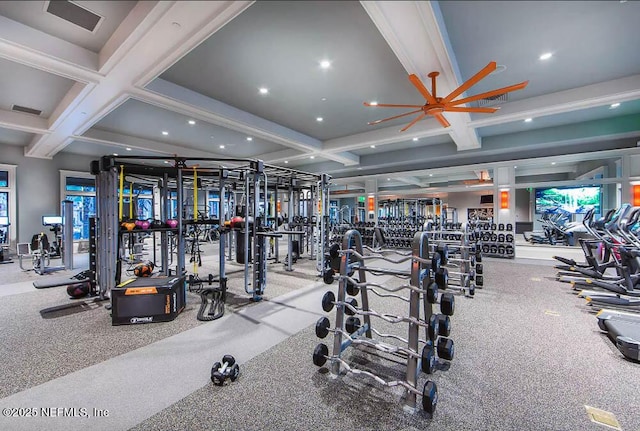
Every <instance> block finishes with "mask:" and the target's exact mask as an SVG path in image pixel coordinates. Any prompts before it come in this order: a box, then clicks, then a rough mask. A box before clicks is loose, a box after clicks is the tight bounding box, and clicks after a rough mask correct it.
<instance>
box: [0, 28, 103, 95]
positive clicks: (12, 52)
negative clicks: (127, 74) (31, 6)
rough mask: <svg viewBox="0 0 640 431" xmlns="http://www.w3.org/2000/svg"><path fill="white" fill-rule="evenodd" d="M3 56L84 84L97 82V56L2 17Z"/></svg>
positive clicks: (0, 46) (0, 41)
mask: <svg viewBox="0 0 640 431" xmlns="http://www.w3.org/2000/svg"><path fill="white" fill-rule="evenodd" d="M0 57H2V58H6V59H7V60H11V61H14V62H16V63H20V64H24V65H26V66H30V67H33V68H35V69H39V70H43V71H45V72H49V73H53V74H55V75H59V76H63V77H65V78H69V79H73V80H75V81H80V82H85V83H98V82H99V81H100V80H101V79H102V75H101V74H100V73H98V71H97V70H98V55H97V54H96V53H95V52H91V51H89V50H88V49H85V48H82V47H80V46H77V45H74V44H72V43H70V42H67V41H66V40H62V39H60V38H57V37H55V36H51V35H49V34H47V33H44V32H42V31H39V30H36V29H34V28H31V27H29V26H26V25H24V24H21V23H19V22H17V21H13V20H11V19H9V18H7V17H4V16H0Z"/></svg>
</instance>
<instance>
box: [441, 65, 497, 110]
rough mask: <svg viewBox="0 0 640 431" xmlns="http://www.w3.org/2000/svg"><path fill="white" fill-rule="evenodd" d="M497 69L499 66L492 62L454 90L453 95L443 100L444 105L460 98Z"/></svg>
mask: <svg viewBox="0 0 640 431" xmlns="http://www.w3.org/2000/svg"><path fill="white" fill-rule="evenodd" d="M496 67H497V65H496V62H495V61H492V62H491V63H489V64H487V65H486V66H485V67H484V68H483V69H482V70H480V72H478V73H476V74H475V75H473V76H472V77H471V78H469V79H468V80H467V82H465V83H464V84H462V85H461V86H460V87H458V88H456V89H455V90H453V92H452V93H451V94H449V95H448V96H447V97H445V98H444V99H442V103H447V102H449V101H451V100H453V99H455V98H456V97H458V96H459V95H461V94H462V93H464V92H465V91H467V90H468V89H469V88H471V87H472V86H474V85H475V84H477V83H478V81H480V80H481V79H482V78H484V77H485V76H487V75H488V74H490V73H491V72H493V71H494V70H496Z"/></svg>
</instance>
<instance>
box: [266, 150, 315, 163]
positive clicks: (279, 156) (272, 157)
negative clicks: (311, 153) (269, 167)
mask: <svg viewBox="0 0 640 431" xmlns="http://www.w3.org/2000/svg"><path fill="white" fill-rule="evenodd" d="M300 156H301V153H300V151H298V150H296V149H293V148H287V149H286V150H280V151H274V152H272V153H264V154H260V155H259V156H257V157H256V158H257V159H260V160H263V161H264V162H266V163H278V162H284V161H285V160H296V159H297V158H298V157H300ZM306 157H308V156H306Z"/></svg>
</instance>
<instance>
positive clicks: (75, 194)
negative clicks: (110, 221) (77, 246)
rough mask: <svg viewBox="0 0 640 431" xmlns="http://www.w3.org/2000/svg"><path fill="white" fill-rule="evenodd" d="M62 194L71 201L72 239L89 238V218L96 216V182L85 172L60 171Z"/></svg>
mask: <svg viewBox="0 0 640 431" xmlns="http://www.w3.org/2000/svg"><path fill="white" fill-rule="evenodd" d="M60 183H61V189H62V196H63V198H64V199H66V200H70V201H71V202H73V239H74V241H77V240H85V239H89V218H90V217H95V216H96V183H95V178H94V177H93V175H91V174H88V173H85V172H74V171H60Z"/></svg>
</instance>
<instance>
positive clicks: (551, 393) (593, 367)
mask: <svg viewBox="0 0 640 431" xmlns="http://www.w3.org/2000/svg"><path fill="white" fill-rule="evenodd" d="M207 247H211V246H209V245H207ZM207 247H204V249H205V251H206V252H205V257H203V259H204V260H205V263H204V265H203V267H202V268H200V269H199V272H200V274H201V275H206V274H207V273H208V271H213V269H214V267H213V266H212V267H211V269H210V268H208V267H207V263H206V262H209V261H213V262H217V260H216V258H215V256H214V255H213V252H210V249H208V248H207ZM282 256H284V253H283V254H282ZM233 266H234V265H229V266H228V268H227V269H228V270H232V269H237V268H238V267H237V266H236V267H235V268H233ZM375 266H393V265H391V264H388V263H387V262H376V263H375ZM484 266H485V288H484V289H478V290H477V291H476V295H475V298H464V297H461V296H456V309H455V315H454V316H452V328H453V329H452V333H451V338H453V340H454V341H455V358H454V360H453V361H452V362H451V363H450V367H449V364H446V363H445V364H442V366H441V368H443V370H440V371H438V372H436V374H435V375H433V377H432V379H433V380H434V381H435V382H436V384H437V385H438V394H439V401H438V407H437V410H436V413H435V415H434V416H433V418H430V417H429V416H428V415H427V414H425V413H423V412H421V411H418V412H417V413H415V414H409V413H406V412H404V410H403V408H402V397H403V392H404V391H403V390H402V389H400V388H385V387H381V386H380V385H378V384H377V383H376V382H374V381H373V380H371V379H370V378H367V377H363V376H357V375H344V376H340V377H338V378H332V377H331V375H330V374H329V373H327V372H326V370H325V369H319V368H317V367H316V366H314V365H313V363H312V361H311V355H312V352H313V349H314V347H315V346H316V344H317V343H318V342H320V341H324V342H325V343H326V344H328V345H331V343H332V334H329V337H327V338H326V339H325V340H319V339H318V338H317V337H316V336H315V333H314V326H315V321H316V320H317V319H318V318H319V317H320V316H324V315H328V316H329V317H330V319H331V321H332V322H333V321H334V317H335V313H329V314H327V313H324V312H323V311H322V308H321V307H320V299H321V297H322V295H323V294H324V292H325V291H326V290H328V289H334V290H335V287H336V285H335V284H334V285H332V286H331V287H329V286H327V285H325V284H324V283H323V282H322V280H321V279H320V278H316V277H315V262H312V261H309V260H304V259H303V260H300V261H299V263H298V264H297V265H296V266H295V267H294V268H295V271H294V272H291V273H288V272H286V271H284V270H283V268H282V265H281V264H270V267H269V273H268V285H267V288H266V291H265V300H264V301H263V302H261V303H252V302H250V301H248V299H247V298H248V295H247V294H245V293H244V292H243V290H242V285H241V277H242V274H240V273H239V274H234V275H231V276H230V279H231V280H232V281H231V282H230V292H231V294H230V301H229V303H230V304H229V305H228V306H227V311H226V313H225V316H224V317H223V318H222V319H219V320H217V321H213V322H207V323H203V322H198V321H197V320H196V318H195V315H196V312H197V309H198V306H199V299H198V297H197V296H196V295H194V294H189V298H188V301H189V302H188V306H187V309H186V310H185V312H183V313H182V314H181V315H180V316H179V317H178V318H177V319H176V320H174V321H173V322H166V323H157V324H148V325H139V326H118V327H114V326H111V324H110V316H109V313H108V311H106V310H104V308H103V306H102V305H103V304H95V303H92V302H91V301H90V300H87V299H85V300H80V301H71V300H69V299H67V295H66V292H65V289H64V288H52V289H46V290H36V289H34V288H33V287H31V281H29V280H27V281H23V282H14V281H15V280H16V279H18V278H19V275H16V273H17V272H19V269H18V268H17V264H10V265H2V266H0V279H2V280H11V281H12V282H11V283H5V282H3V284H2V285H1V286H0V317H1V318H2V320H3V325H2V344H1V345H0V354H1V358H2V361H1V362H0V376H1V377H2V382H3V384H2V386H1V387H0V391H1V392H0V394H1V395H0V397H2V399H1V400H0V406H1V407H2V408H3V409H6V408H14V409H15V408H23V409H28V410H23V411H20V412H19V413H20V414H23V415H26V414H29V413H28V412H29V411H31V412H33V411H34V410H31V409H36V410H35V411H37V412H38V413H40V414H39V415H38V417H21V418H14V417H12V418H7V417H4V416H3V417H0V429H3V430H5V429H6V430H22V429H24V430H40V429H47V430H57V429H60V430H73V429H82V430H86V429H92V430H101V429H104V430H127V429H135V430H218V429H224V430H274V429H278V430H309V429H333V430H335V429H371V430H383V429H397V430H424V429H433V430H533V429H535V430H591V429H593V430H598V429H605V428H604V427H603V426H602V425H599V424H596V423H593V422H591V421H590V420H589V417H588V416H587V413H586V410H585V405H587V406H593V407H596V408H599V409H603V410H606V411H609V412H611V413H613V414H615V416H616V418H617V419H618V421H619V423H620V426H621V428H622V429H625V430H637V429H640V410H639V409H638V407H637V406H638V402H637V399H638V397H637V388H638V387H640V373H639V372H638V367H639V366H640V365H639V364H636V363H632V362H629V361H627V360H625V359H624V358H623V357H622V355H621V354H620V353H619V352H618V351H617V350H616V348H615V346H614V345H613V344H612V343H611V342H610V341H609V340H608V339H607V337H606V336H605V335H603V334H601V333H600V331H599V330H598V327H597V323H596V318H595V317H594V315H593V314H592V313H590V312H589V311H588V309H587V308H586V307H585V306H584V305H583V304H584V300H582V299H579V298H577V297H576V295H575V294H573V293H572V292H571V290H570V287H569V285H568V284H563V283H559V282H556V281H555V280H554V276H555V269H554V268H553V266H552V262H543V261H525V260H522V259H516V260H499V259H485V262H484ZM399 267H400V269H408V263H404V264H402V265H400V266H399ZM189 269H191V268H189ZM23 275H26V274H23ZM28 277H31V278H32V276H28ZM26 279H27V277H26V276H25V277H24V278H23V280H26ZM369 280H375V281H376V282H380V283H384V284H386V285H390V286H392V285H393V286H397V285H400V284H402V283H403V282H404V281H402V280H398V279H395V278H393V277H389V276H384V277H375V278H371V279H369ZM69 304H73V306H72V307H69ZM58 306H60V307H59V308H55V307H58ZM371 307H372V308H373V309H375V310H378V311H382V312H386V313H393V314H406V308H407V307H406V304H405V303H402V302H400V301H398V300H396V299H389V298H378V297H375V296H374V295H372V296H371ZM43 310H45V312H44V313H43V312H42V311H43ZM372 323H373V324H374V325H375V327H376V329H379V330H381V331H383V332H389V333H396V334H397V335H401V336H406V324H405V325H400V324H398V325H392V324H388V323H386V322H383V321H381V320H379V319H375V318H374V320H372ZM226 353H230V354H233V355H234V356H235V357H236V359H237V360H238V362H239V363H240V367H241V374H240V378H239V379H238V380H237V381H236V382H233V383H231V384H228V385H226V386H224V387H217V386H214V385H213V384H212V383H211V382H210V380H209V373H210V367H211V365H212V364H213V362H214V361H217V360H220V358H221V357H222V355H223V354H226ZM380 356H385V355H384V354H383V355H372V354H370V353H367V352H364V351H360V350H357V351H356V350H353V349H352V351H350V353H349V354H348V356H347V357H348V358H349V361H350V362H351V363H353V364H354V366H357V367H360V368H362V369H369V370H374V371H377V372H379V373H381V374H384V375H385V378H387V379H390V378H391V379H395V378H401V377H402V368H403V367H402V366H401V365H400V364H394V363H392V362H389V361H386V360H384V359H382V358H381V357H380ZM447 368H448V369H447ZM425 379H426V378H425V376H424V375H421V377H420V383H421V384H422V383H424V381H425ZM419 401H420V400H419V399H418V402H419ZM54 407H58V408H67V409H69V408H77V409H86V410H85V411H86V414H83V411H81V410H78V411H77V414H76V416H77V417H69V416H68V415H69V414H71V416H73V414H72V413H73V412H70V411H67V412H66V413H65V412H62V411H59V414H58V416H57V417H42V414H41V413H42V410H40V409H41V408H54ZM94 409H96V410H94ZM14 411H15V410H14ZM48 411H49V412H50V410H48ZM4 412H5V410H3V414H4ZM105 412H108V415H105ZM32 414H33V413H32Z"/></svg>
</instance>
